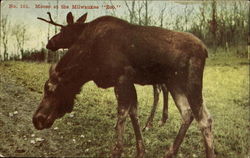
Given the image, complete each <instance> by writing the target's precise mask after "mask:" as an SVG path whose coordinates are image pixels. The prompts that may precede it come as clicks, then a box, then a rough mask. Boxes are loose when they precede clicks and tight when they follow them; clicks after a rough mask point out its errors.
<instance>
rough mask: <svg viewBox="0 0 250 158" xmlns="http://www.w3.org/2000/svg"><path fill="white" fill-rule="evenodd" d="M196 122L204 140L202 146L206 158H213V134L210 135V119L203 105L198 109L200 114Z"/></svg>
mask: <svg viewBox="0 0 250 158" xmlns="http://www.w3.org/2000/svg"><path fill="white" fill-rule="evenodd" d="M196 116H198V118H197V121H198V124H199V127H200V129H201V133H202V136H203V139H204V145H205V150H206V157H207V158H215V153H214V146H213V134H212V122H213V120H212V117H211V116H210V113H209V112H208V110H207V107H206V106H205V105H202V106H201V108H200V113H199V114H198V115H196Z"/></svg>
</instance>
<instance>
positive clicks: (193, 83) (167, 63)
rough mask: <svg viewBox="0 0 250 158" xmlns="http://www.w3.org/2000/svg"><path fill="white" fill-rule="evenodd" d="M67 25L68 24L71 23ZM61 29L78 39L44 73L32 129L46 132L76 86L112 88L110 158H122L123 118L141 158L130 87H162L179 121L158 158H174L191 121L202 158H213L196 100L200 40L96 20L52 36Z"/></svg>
mask: <svg viewBox="0 0 250 158" xmlns="http://www.w3.org/2000/svg"><path fill="white" fill-rule="evenodd" d="M79 19H81V18H79ZM79 19H78V20H79ZM78 20H77V21H78ZM67 21H68V23H69V22H70V23H72V22H73V18H67ZM51 23H52V22H51ZM67 28H69V30H72V29H74V30H75V31H76V32H74V33H75V34H80V35H79V37H78V38H77V40H76V41H74V40H69V41H71V42H72V43H67V42H65V44H66V45H67V44H68V46H67V47H69V50H68V52H67V53H66V54H65V55H64V56H63V57H62V58H61V59H60V60H59V61H58V62H57V63H56V64H55V65H52V66H51V68H50V70H49V79H48V80H47V81H46V82H45V85H44V96H43V98H42V101H41V103H40V104H39V106H38V108H37V110H36V111H35V113H34V115H33V124H34V126H35V128H36V129H38V130H42V129H45V128H50V127H51V126H52V125H53V123H54V121H55V120H56V119H58V118H60V117H62V116H64V115H65V114H66V113H70V112H71V111H72V109H73V105H74V98H75V96H76V94H78V93H79V92H80V89H81V87H82V86H83V85H84V84H85V83H87V82H88V81H94V83H95V84H96V85H97V86H98V87H100V88H109V87H114V92H115V95H116V99H117V103H118V108H117V117H118V119H117V123H116V128H115V131H116V132H115V133H116V142H115V145H114V148H113V151H112V157H121V155H122V151H123V134H124V123H125V121H126V118H127V117H128V116H129V117H130V119H131V122H132V126H133V129H134V133H135V138H136V148H137V155H136V157H143V156H144V155H145V146H144V143H143V137H142V134H141V129H140V125H139V120H138V116H137V115H138V114H137V108H138V107H137V94H136V90H135V86H134V84H140V85H156V84H160V85H162V84H164V85H166V86H167V89H168V90H169V92H170V94H171V96H172V97H173V99H174V102H175V105H176V106H177V108H178V110H179V112H180V114H181V117H182V120H183V121H182V123H181V127H180V129H179V132H178V134H177V136H176V138H175V140H174V143H173V144H172V145H171V146H170V148H169V149H168V150H167V151H166V153H165V155H164V157H165V158H172V157H174V156H175V155H176V154H177V152H178V149H179V147H180V145H181V143H182V141H183V139H184V137H185V134H186V132H187V130H188V128H189V126H190V124H191V123H192V121H193V120H194V119H195V120H196V121H197V122H198V124H199V127H200V130H201V133H202V136H203V138H204V142H205V143H204V145H205V153H206V157H207V158H215V153H214V145H213V134H212V122H213V121H212V118H211V115H210V113H209V111H208V110H207V107H206V105H205V104H204V103H203V97H202V87H203V72H204V67H205V61H206V58H207V57H208V51H207V48H206V46H205V45H204V44H203V43H202V41H201V40H200V39H198V38H197V37H195V36H194V35H192V34H190V33H186V32H176V31H171V30H167V29H163V28H159V27H154V26H139V25H135V24H130V23H128V22H127V21H124V20H122V19H119V18H116V17H112V16H102V17H99V18H96V19H94V20H93V21H91V22H88V23H82V24H81V25H74V26H73V23H72V28H70V25H69V26H67V27H65V28H62V30H61V32H60V33H59V34H58V36H62V35H63V34H64V31H66V29H67ZM78 31H79V32H78ZM72 38H73V35H72ZM73 41H74V42H73Z"/></svg>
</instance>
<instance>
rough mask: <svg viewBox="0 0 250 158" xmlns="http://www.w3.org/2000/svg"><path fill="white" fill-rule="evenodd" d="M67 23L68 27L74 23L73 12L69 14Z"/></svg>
mask: <svg viewBox="0 0 250 158" xmlns="http://www.w3.org/2000/svg"><path fill="white" fill-rule="evenodd" d="M67 23H68V25H69V24H73V23H74V17H73V15H72V13H71V12H69V13H68V14H67Z"/></svg>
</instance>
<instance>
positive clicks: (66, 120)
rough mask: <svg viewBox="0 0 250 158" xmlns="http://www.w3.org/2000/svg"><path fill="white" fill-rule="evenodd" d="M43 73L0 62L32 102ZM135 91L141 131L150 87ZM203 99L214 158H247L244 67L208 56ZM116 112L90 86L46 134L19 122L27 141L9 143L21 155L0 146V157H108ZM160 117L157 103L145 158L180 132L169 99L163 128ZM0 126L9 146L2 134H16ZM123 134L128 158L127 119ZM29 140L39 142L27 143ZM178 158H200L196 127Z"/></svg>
mask: <svg viewBox="0 0 250 158" xmlns="http://www.w3.org/2000/svg"><path fill="white" fill-rule="evenodd" d="M48 69H49V64H44V63H32V62H29V63H28V62H3V63H1V64H0V73H1V74H2V75H7V76H9V77H10V78H12V79H13V80H15V83H16V84H17V85H19V86H22V87H25V88H26V89H27V91H31V92H34V93H36V94H37V95H36V97H35V98H37V100H40V98H41V97H42V91H43V84H44V82H45V81H46V80H47V78H48ZM0 76H1V75H0ZM136 89H137V94H138V102H139V117H140V124H141V126H144V124H145V122H146V119H147V117H148V115H149V112H150V109H151V105H152V103H153V92H152V87H151V86H136ZM203 94H204V100H205V104H206V105H207V107H208V109H209V110H210V113H211V114H212V116H213V119H214V126H213V132H214V143H215V148H216V153H217V158H248V157H249V156H250V153H249V149H250V148H249V147H250V146H249V142H250V140H249V61H248V60H247V59H246V58H238V57H235V56H234V55H212V56H210V58H209V59H208V61H207V66H206V68H205V74H204V89H203ZM0 96H1V95H0ZM0 99H1V98H0ZM30 101H31V99H30ZM30 101H29V100H27V101H26V102H27V104H30V103H29V102H30ZM0 104H1V103H0ZM10 106H16V105H10ZM36 106H37V105H28V106H27V107H29V109H30V110H31V111H34V110H35V108H36ZM116 107H117V105H116V100H115V96H114V93H113V89H112V88H110V89H99V88H97V87H96V85H95V84H94V83H92V82H89V83H88V84H86V85H85V86H84V87H83V88H82V92H81V93H80V94H79V95H78V96H77V99H76V103H75V107H74V110H73V112H72V113H71V114H67V115H66V116H64V117H63V118H62V119H60V120H57V121H56V122H55V123H54V125H53V126H52V128H51V129H48V130H44V131H36V130H35V129H34V128H33V127H32V122H31V121H30V122H29V121H27V122H21V121H20V122H19V124H23V126H21V127H20V128H22V127H23V128H27V127H29V128H30V129H29V130H28V131H27V132H28V133H27V134H25V130H21V132H24V133H22V134H20V132H19V134H20V135H26V137H27V139H26V141H25V140H23V142H22V144H20V143H19V142H15V140H11V141H13V143H14V144H15V143H16V144H17V145H23V146H24V147H23V148H24V152H14V153H10V152H11V150H10V149H8V146H4V145H2V146H0V153H2V154H3V155H6V156H82V157H85V156H86V157H108V156H109V154H110V150H111V148H112V147H113V142H114V140H115V139H114V125H115V122H116ZM161 111H162V101H161V102H160V104H159V107H158V109H157V111H156V117H155V121H154V127H153V128H152V129H150V130H149V131H146V132H144V133H143V136H144V141H145V146H146V157H148V158H151V157H162V156H163V155H164V153H165V150H166V148H168V147H169V146H170V144H171V143H172V142H173V140H174V138H175V136H176V134H177V131H178V129H179V127H180V123H181V118H180V114H179V112H178V111H177V108H176V107H175V105H174V104H173V101H172V98H170V105H169V119H168V121H167V123H166V124H165V125H164V126H163V127H158V125H157V122H158V121H159V120H160V119H161ZM8 113H9V112H8V111H7V112H4V111H3V112H2V113H1V114H2V115H5V114H6V115H7V114H8ZM19 113H22V111H19ZM32 113H33V112H31V114H30V115H32ZM16 121H17V122H18V120H16ZM0 125H1V121H0ZM4 125H5V128H4V129H3V130H1V132H0V134H2V136H1V135H0V141H2V142H4V141H6V144H8V142H7V141H9V140H10V139H7V138H6V137H8V136H9V137H11V134H10V135H7V134H5V135H3V134H4V133H6V131H4V130H10V131H11V130H16V129H12V128H11V126H10V125H7V123H5V124H4ZM26 125H27V127H26ZM8 126H9V128H8ZM125 130H126V132H125V135H124V139H125V142H124V144H125V148H124V154H123V156H124V157H133V156H134V155H135V153H136V148H135V138H134V133H133V129H132V125H131V122H130V120H129V119H127V122H126V128H125ZM17 134H18V132H17ZM32 134H33V135H32ZM34 135H35V137H41V138H42V139H43V140H42V141H40V142H35V143H34V142H32V141H31V140H32V139H33V136H34ZM25 146H27V148H26V147H25ZM10 148H11V147H10ZM177 157H178V158H191V157H194V158H195V157H197V158H203V157H205V156H204V147H203V142H202V136H201V133H200V130H199V129H198V125H197V123H196V122H195V121H194V122H193V123H192V125H191V126H190V128H189V130H188V132H187V135H186V137H185V139H184V142H183V144H182V146H181V148H180V150H179V152H178V156H177Z"/></svg>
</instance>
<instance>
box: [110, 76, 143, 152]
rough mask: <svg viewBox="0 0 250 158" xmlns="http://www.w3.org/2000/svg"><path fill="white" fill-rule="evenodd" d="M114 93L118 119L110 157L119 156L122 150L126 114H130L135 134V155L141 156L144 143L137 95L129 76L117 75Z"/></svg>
mask: <svg viewBox="0 0 250 158" xmlns="http://www.w3.org/2000/svg"><path fill="white" fill-rule="evenodd" d="M115 94H116V98H117V101H118V120H117V124H116V137H117V138H116V139H117V140H116V144H115V147H114V149H113V152H112V157H121V154H122V151H123V133H124V123H125V120H126V117H127V116H128V114H129V115H130V118H131V121H132V124H133V128H134V131H135V136H136V144H137V157H143V155H144V151H145V150H144V144H143V140H142V135H141V131H140V126H139V122H138V118H137V110H136V109H137V107H136V106H137V95H136V90H135V87H134V85H133V83H132V82H131V80H130V76H127V75H122V76H120V77H119V80H118V83H117V85H116V86H115Z"/></svg>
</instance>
